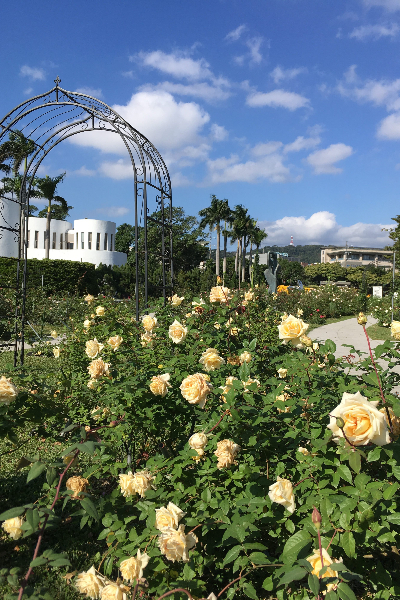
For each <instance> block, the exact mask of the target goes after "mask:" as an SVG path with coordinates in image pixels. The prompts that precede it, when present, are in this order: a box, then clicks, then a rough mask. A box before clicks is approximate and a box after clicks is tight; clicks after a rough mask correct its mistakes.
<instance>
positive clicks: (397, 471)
mask: <svg viewBox="0 0 400 600" xmlns="http://www.w3.org/2000/svg"><path fill="white" fill-rule="evenodd" d="M392 471H393V475H394V476H395V477H396V479H399V480H400V467H397V466H396V467H392Z"/></svg>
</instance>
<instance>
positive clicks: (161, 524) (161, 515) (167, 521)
mask: <svg viewBox="0 0 400 600" xmlns="http://www.w3.org/2000/svg"><path fill="white" fill-rule="evenodd" d="M185 515H186V513H185V512H183V510H181V509H180V508H179V506H176V504H174V503H173V502H168V505H167V508H165V506H162V507H161V508H156V527H157V529H159V530H160V531H163V530H164V529H168V528H172V529H178V525H179V521H180V520H181V519H183V517H184V516H185Z"/></svg>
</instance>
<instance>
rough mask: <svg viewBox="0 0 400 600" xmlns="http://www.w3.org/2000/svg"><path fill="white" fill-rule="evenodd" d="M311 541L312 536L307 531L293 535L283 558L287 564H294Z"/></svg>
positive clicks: (303, 530)
mask: <svg viewBox="0 0 400 600" xmlns="http://www.w3.org/2000/svg"><path fill="white" fill-rule="evenodd" d="M310 540H311V536H310V534H309V533H308V531H306V530H305V529H302V530H301V531H297V532H296V533H295V534H294V535H292V536H291V537H290V538H289V539H288V541H287V542H286V544H285V547H284V548H283V552H282V556H283V559H284V560H285V561H287V562H294V561H295V560H296V558H297V556H298V554H299V552H300V550H302V549H303V548H304V546H306V545H307V544H308V543H309V542H310Z"/></svg>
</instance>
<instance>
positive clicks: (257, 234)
mask: <svg viewBox="0 0 400 600" xmlns="http://www.w3.org/2000/svg"><path fill="white" fill-rule="evenodd" d="M266 237H267V233H265V231H264V229H261V228H260V227H258V226H257V225H255V226H254V227H253V228H252V230H251V231H250V236H249V241H250V265H249V275H250V281H251V282H252V285H253V244H254V246H255V247H256V248H257V251H258V249H259V247H260V245H261V242H262V241H263V240H265V238H266Z"/></svg>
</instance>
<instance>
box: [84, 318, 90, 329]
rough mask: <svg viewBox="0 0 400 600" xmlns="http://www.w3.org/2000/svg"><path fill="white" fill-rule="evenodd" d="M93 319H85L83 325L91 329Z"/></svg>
mask: <svg viewBox="0 0 400 600" xmlns="http://www.w3.org/2000/svg"><path fill="white" fill-rule="evenodd" d="M91 324H92V321H90V319H86V320H85V321H83V327H84V328H85V329H89V327H90V326H91Z"/></svg>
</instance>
